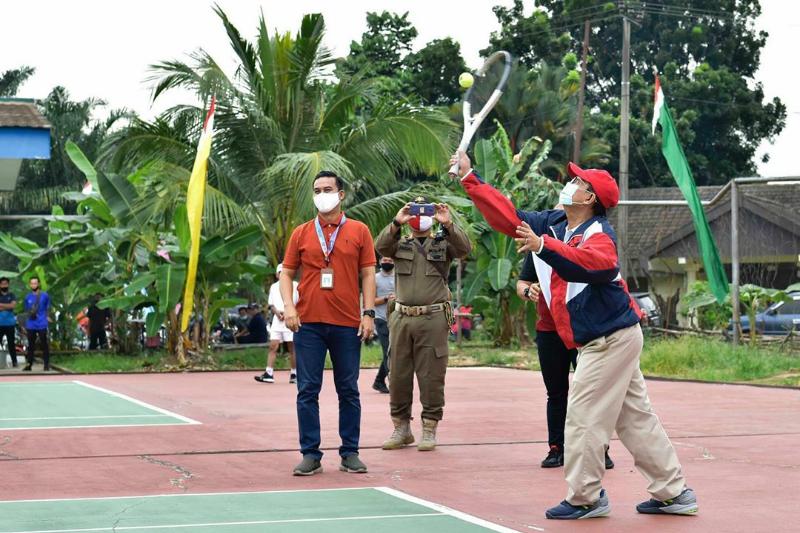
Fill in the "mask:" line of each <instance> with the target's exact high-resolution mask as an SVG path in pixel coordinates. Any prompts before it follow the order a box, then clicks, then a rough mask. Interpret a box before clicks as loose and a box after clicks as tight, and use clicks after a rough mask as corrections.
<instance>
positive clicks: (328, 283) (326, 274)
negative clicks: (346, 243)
mask: <svg viewBox="0 0 800 533" xmlns="http://www.w3.org/2000/svg"><path fill="white" fill-rule="evenodd" d="M345 222H347V217H345V215H344V213H342V220H341V221H340V222H339V225H338V226H337V227H336V231H334V232H333V235H331V240H330V245H328V242H327V240H326V239H325V234H324V233H323V232H322V226H321V225H320V223H319V217H317V218H315V219H314V227H315V228H316V230H317V238H318V239H319V245H320V247H321V248H322V255H323V256H325V268H323V269H322V270H320V272H319V288H320V289H325V290H332V289H333V279H334V278H333V268H331V266H330V264H331V255H332V254H333V247H334V246H335V245H336V237H338V235H339V230H340V229H342V226H344V223H345Z"/></svg>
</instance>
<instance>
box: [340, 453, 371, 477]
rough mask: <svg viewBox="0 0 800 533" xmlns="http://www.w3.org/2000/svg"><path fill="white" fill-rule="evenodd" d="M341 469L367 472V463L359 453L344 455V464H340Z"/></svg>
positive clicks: (356, 472) (354, 472)
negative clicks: (362, 460) (360, 457)
mask: <svg viewBox="0 0 800 533" xmlns="http://www.w3.org/2000/svg"><path fill="white" fill-rule="evenodd" d="M339 470H341V471H342V472H349V473H350V474H366V473H367V465H365V464H364V463H362V462H361V459H359V458H358V454H357V453H354V454H353V455H348V456H347V457H342V464H341V465H340V466H339Z"/></svg>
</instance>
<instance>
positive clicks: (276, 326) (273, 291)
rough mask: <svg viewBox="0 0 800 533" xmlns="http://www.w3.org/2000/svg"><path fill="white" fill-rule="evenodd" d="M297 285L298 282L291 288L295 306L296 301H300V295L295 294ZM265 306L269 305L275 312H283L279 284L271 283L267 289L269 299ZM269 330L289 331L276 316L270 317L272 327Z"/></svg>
mask: <svg viewBox="0 0 800 533" xmlns="http://www.w3.org/2000/svg"><path fill="white" fill-rule="evenodd" d="M298 285H299V283H298V282H296V281H293V282H292V288H293V289H294V294H293V295H292V298H293V299H294V303H295V304H297V300H299V299H300V295H299V294H298V293H297V286H298ZM267 305H271V306H272V307H274V308H275V310H276V311H281V312H283V310H284V306H283V298H281V287H280V283H279V282H277V281H276V282H275V283H273V284H272V285H271V286H270V288H269V299H268V300H267ZM270 330H273V331H289V328H287V327H286V324H284V322H283V320H278V315H275V316H273V317H272V326H271V327H270Z"/></svg>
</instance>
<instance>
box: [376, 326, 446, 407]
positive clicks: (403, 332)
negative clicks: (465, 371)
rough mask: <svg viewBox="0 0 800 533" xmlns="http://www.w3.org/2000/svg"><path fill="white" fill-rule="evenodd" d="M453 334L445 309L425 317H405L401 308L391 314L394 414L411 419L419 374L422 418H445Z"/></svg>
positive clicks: (391, 403) (391, 395) (390, 398)
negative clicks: (448, 362)
mask: <svg viewBox="0 0 800 533" xmlns="http://www.w3.org/2000/svg"><path fill="white" fill-rule="evenodd" d="M449 334H450V326H449V324H448V323H447V317H446V316H445V314H444V313H442V312H437V313H433V314H430V315H422V316H405V315H401V314H400V313H399V312H397V311H395V312H394V313H392V314H391V317H390V318H389V339H390V340H389V346H390V350H391V352H392V356H391V357H392V367H391V371H390V372H389V405H390V412H391V415H392V416H393V417H395V418H400V419H403V420H409V419H410V418H411V406H412V403H413V401H414V375H416V376H417V384H418V385H419V399H420V402H421V403H422V413H421V415H422V418H428V419H431V420H441V419H442V416H443V413H444V378H445V374H446V373H447V356H448V347H447V337H448V335H449Z"/></svg>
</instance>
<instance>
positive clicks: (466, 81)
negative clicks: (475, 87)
mask: <svg viewBox="0 0 800 533" xmlns="http://www.w3.org/2000/svg"><path fill="white" fill-rule="evenodd" d="M474 82H475V78H473V77H472V74H470V73H469V72H462V73H461V75H460V76H459V77H458V84H459V85H461V86H462V87H463V88H465V89H469V88H470V87H472V84H473V83H474Z"/></svg>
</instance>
